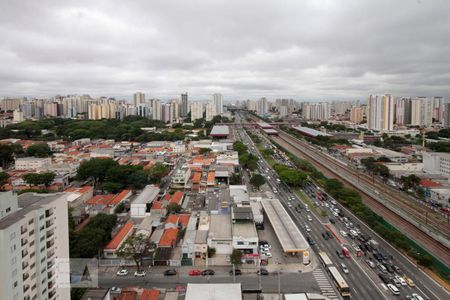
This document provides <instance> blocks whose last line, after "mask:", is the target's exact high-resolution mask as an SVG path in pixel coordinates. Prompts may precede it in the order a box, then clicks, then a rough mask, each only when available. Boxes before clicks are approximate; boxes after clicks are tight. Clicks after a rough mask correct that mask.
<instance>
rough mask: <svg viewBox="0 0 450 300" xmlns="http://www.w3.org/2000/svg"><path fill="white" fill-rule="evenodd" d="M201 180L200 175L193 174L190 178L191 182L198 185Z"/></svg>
mask: <svg viewBox="0 0 450 300" xmlns="http://www.w3.org/2000/svg"><path fill="white" fill-rule="evenodd" d="M201 178H202V173H194V176H193V177H192V182H193V183H200V179H201Z"/></svg>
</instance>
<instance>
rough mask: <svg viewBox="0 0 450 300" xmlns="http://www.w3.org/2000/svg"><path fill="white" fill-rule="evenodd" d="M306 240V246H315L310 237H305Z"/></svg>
mask: <svg viewBox="0 0 450 300" xmlns="http://www.w3.org/2000/svg"><path fill="white" fill-rule="evenodd" d="M306 240H307V241H308V244H310V245H311V246H314V245H315V244H316V242H314V240H313V239H312V237H310V236H307V237H306Z"/></svg>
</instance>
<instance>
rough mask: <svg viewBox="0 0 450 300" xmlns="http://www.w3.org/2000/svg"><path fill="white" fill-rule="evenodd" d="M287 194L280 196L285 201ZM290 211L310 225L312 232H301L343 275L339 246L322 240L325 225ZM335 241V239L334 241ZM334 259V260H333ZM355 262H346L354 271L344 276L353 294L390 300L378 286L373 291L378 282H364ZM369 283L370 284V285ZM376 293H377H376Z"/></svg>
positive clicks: (362, 273)
mask: <svg viewBox="0 0 450 300" xmlns="http://www.w3.org/2000/svg"><path fill="white" fill-rule="evenodd" d="M286 194H287V193H283V192H281V193H280V195H281V196H282V198H283V199H284V200H285V199H286V197H289V196H286ZM288 209H289V210H290V211H291V212H292V213H293V214H294V215H296V216H297V220H298V221H300V222H301V223H303V224H308V223H309V224H310V226H309V227H310V228H311V232H310V233H308V232H306V230H305V229H304V227H302V228H300V230H301V231H302V233H303V234H304V235H305V236H308V235H309V236H311V237H312V238H313V240H314V241H315V242H316V244H317V245H318V246H319V248H317V247H314V248H315V250H316V252H317V250H322V251H324V252H327V253H328V254H329V256H330V258H332V261H333V263H334V265H335V266H336V267H337V268H338V269H339V272H340V273H341V274H343V272H342V269H341V266H340V263H341V262H339V261H338V259H339V258H338V257H337V255H336V249H335V248H338V246H333V245H330V244H329V243H326V241H324V240H323V239H322V232H324V231H325V227H324V226H323V224H322V223H321V222H319V220H317V218H314V217H313V218H312V221H308V220H307V219H306V217H305V216H303V215H299V214H298V213H297V212H296V211H295V210H293V209H291V208H289V207H288ZM334 240H335V239H334ZM333 258H334V259H333ZM336 258H337V259H336ZM355 264H356V263H355V262H354V261H352V260H349V261H348V262H346V265H347V267H348V268H349V269H351V270H352V272H351V274H352V275H350V274H348V275H350V276H346V275H347V274H343V276H344V279H345V280H346V281H348V283H349V286H350V289H351V290H352V291H353V293H354V294H355V295H359V296H358V298H359V297H362V295H364V299H374V300H379V299H383V298H384V299H388V298H386V295H384V294H382V292H381V289H380V288H379V287H378V286H376V289H371V288H370V285H372V286H374V285H376V282H373V281H372V282H370V281H369V282H368V281H367V280H364V278H365V277H364V275H366V274H364V272H362V271H361V270H360V269H359V268H358V267H357V266H355ZM368 283H369V284H368ZM374 291H375V293H374Z"/></svg>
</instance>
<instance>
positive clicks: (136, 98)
mask: <svg viewBox="0 0 450 300" xmlns="http://www.w3.org/2000/svg"><path fill="white" fill-rule="evenodd" d="M142 103H145V94H144V93H142V92H136V93H134V95H133V105H134V106H138V105H139V104H142Z"/></svg>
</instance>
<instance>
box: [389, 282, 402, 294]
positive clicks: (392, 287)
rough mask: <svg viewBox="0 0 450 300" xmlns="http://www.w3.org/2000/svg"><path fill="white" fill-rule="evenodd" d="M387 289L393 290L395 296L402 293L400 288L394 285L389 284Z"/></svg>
mask: <svg viewBox="0 0 450 300" xmlns="http://www.w3.org/2000/svg"><path fill="white" fill-rule="evenodd" d="M387 287H388V288H389V290H391V292H392V294H394V295H396V296H397V295H400V291H399V290H398V288H397V287H396V286H395V285H393V284H392V283H388V284H387Z"/></svg>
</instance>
